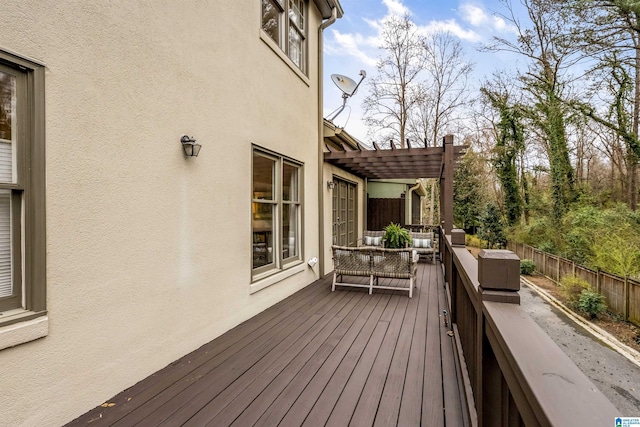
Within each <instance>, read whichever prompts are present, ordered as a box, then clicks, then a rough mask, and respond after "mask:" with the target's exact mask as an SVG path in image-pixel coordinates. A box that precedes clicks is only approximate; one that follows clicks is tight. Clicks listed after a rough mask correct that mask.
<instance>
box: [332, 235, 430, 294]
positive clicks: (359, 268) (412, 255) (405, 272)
mask: <svg viewBox="0 0 640 427" xmlns="http://www.w3.org/2000/svg"><path fill="white" fill-rule="evenodd" d="M331 249H332V252H333V283H332V285H331V291H335V289H336V285H338V286H354V287H359V288H367V289H369V294H371V293H372V292H373V290H374V289H393V290H406V291H409V298H411V297H413V288H414V286H415V285H416V272H417V262H418V255H417V253H416V252H415V251H414V250H413V249H412V248H405V249H386V248H378V247H358V248H354V247H346V246H332V247H331ZM344 276H360V277H368V278H369V283H368V284H363V283H349V282H345V281H344ZM381 277H382V278H391V279H407V282H404V283H403V282H395V283H400V285H396V284H395V283H393V282H392V284H389V283H387V284H380V283H379V281H378V279H379V278H381ZM339 280H340V281H339Z"/></svg>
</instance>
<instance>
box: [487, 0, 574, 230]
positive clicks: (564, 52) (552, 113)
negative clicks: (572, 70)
mask: <svg viewBox="0 0 640 427" xmlns="http://www.w3.org/2000/svg"><path fill="white" fill-rule="evenodd" d="M503 2H504V4H505V5H506V7H507V10H508V14H507V15H504V18H505V19H507V20H508V21H509V22H510V23H511V24H512V25H513V27H514V28H515V29H516V31H517V33H518V37H517V41H515V42H512V41H510V40H507V39H503V38H496V39H495V41H496V43H495V44H494V45H493V46H490V47H489V49H492V50H504V51H509V52H512V53H516V54H518V55H521V56H523V57H525V58H527V59H528V61H529V62H528V69H527V70H526V71H524V72H522V73H521V74H520V81H521V82H522V84H523V89H524V91H525V92H526V93H527V94H528V95H529V102H528V103H527V105H524V106H523V109H522V112H523V115H524V116H525V117H526V118H527V119H528V121H529V124H530V125H531V127H532V128H533V129H532V130H533V131H534V132H535V133H537V135H538V136H539V138H540V142H541V143H542V144H543V145H544V147H545V149H546V153H547V157H548V162H549V167H550V172H551V180H552V193H553V215H554V217H555V219H556V220H559V219H561V218H562V216H563V215H564V213H565V212H566V210H567V208H568V204H569V202H570V201H571V200H572V199H573V198H574V188H573V187H574V171H573V167H572V165H571V162H570V159H569V147H568V142H567V136H566V129H565V120H566V115H567V111H566V110H567V107H566V106H565V104H564V103H563V91H564V90H565V85H566V83H567V81H566V76H565V75H564V72H565V70H566V68H567V67H568V66H569V65H571V64H573V63H574V61H575V57H576V49H575V48H574V47H573V46H571V45H568V44H566V43H563V39H562V38H561V37H560V36H561V35H562V34H564V33H565V31H564V26H565V22H566V19H567V18H566V12H565V11H563V9H562V7H561V5H560V4H559V2H557V1H554V0H520V3H521V4H522V5H523V6H524V8H525V10H526V16H527V18H528V21H529V22H528V25H527V26H525V25H524V24H522V23H521V22H520V20H519V19H518V18H516V14H515V13H514V11H513V7H512V4H511V1H510V0H503Z"/></svg>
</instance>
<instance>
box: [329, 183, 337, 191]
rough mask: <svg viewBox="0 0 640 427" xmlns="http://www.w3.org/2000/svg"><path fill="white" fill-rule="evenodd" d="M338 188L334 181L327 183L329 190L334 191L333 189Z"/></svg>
mask: <svg viewBox="0 0 640 427" xmlns="http://www.w3.org/2000/svg"><path fill="white" fill-rule="evenodd" d="M335 186H336V183H335V182H333V181H327V188H328V189H329V190H333V188H334V187H335Z"/></svg>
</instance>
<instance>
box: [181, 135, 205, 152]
mask: <svg viewBox="0 0 640 427" xmlns="http://www.w3.org/2000/svg"><path fill="white" fill-rule="evenodd" d="M180 142H181V143H182V148H183V149H184V154H185V155H186V156H187V157H198V153H200V149H201V148H202V145H200V144H197V143H196V140H195V139H194V138H193V137H191V138H189V137H188V136H187V135H182V137H181V138H180Z"/></svg>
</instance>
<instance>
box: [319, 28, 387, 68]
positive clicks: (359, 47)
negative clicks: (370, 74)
mask: <svg viewBox="0 0 640 427" xmlns="http://www.w3.org/2000/svg"><path fill="white" fill-rule="evenodd" d="M332 34H333V40H334V43H333V44H332V45H330V46H329V47H328V50H329V51H330V52H332V53H337V54H340V55H348V56H353V57H355V58H357V59H358V60H360V61H362V62H363V63H365V64H366V65H368V66H370V67H375V65H376V62H377V60H376V58H375V57H372V56H369V55H368V54H367V50H368V49H370V48H371V47H372V43H375V41H372V40H371V39H370V38H366V37H364V36H362V34H360V33H341V32H340V31H338V30H332Z"/></svg>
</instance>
